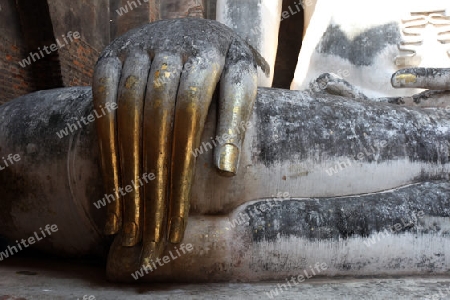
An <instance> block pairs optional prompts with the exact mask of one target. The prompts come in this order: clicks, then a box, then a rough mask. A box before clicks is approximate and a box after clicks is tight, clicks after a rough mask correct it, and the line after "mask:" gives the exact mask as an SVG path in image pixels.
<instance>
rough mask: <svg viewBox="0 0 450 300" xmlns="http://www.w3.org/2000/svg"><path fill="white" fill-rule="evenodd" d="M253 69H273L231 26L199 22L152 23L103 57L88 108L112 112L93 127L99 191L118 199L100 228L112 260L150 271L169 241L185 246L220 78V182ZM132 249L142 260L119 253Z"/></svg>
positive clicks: (236, 151)
mask: <svg viewBox="0 0 450 300" xmlns="http://www.w3.org/2000/svg"><path fill="white" fill-rule="evenodd" d="M257 65H260V66H261V68H262V69H263V70H265V72H266V73H267V72H269V70H268V67H267V63H266V62H265V61H264V59H263V58H261V57H260V56H259V55H258V54H257V53H256V51H254V50H253V49H252V48H251V47H250V46H249V45H248V44H247V43H246V42H245V41H243V40H242V39H241V38H240V37H239V36H237V35H236V34H235V33H234V32H233V31H232V30H231V29H229V28H227V27H226V26H224V25H221V24H219V23H217V22H215V21H209V20H202V19H177V20H164V21H159V22H155V23H152V24H148V25H145V26H143V27H140V28H137V29H134V30H131V31H129V32H128V33H126V34H125V35H124V36H122V37H120V38H118V39H116V40H115V41H114V42H113V43H112V44H111V45H110V46H108V47H107V48H106V49H105V50H104V51H103V53H102V55H101V56H100V58H99V61H98V62H97V65H96V67H95V72H94V83H93V92H94V107H95V109H102V108H103V107H108V106H111V107H113V106H115V105H116V106H117V109H116V110H111V111H110V110H108V112H109V113H108V114H107V115H106V116H104V117H102V118H100V119H98V120H97V123H96V126H97V132H98V138H99V146H100V155H101V167H102V174H103V181H104V188H105V189H106V191H107V192H108V193H114V196H115V199H114V201H112V202H111V203H109V204H108V207H107V220H106V228H105V230H106V233H107V234H109V235H114V234H118V235H117V236H116V241H115V242H114V243H113V246H112V248H111V250H110V256H109V260H114V261H115V262H114V263H117V264H118V266H120V261H121V260H126V259H131V261H132V262H133V263H136V260H138V261H139V263H140V265H147V264H148V263H149V262H150V261H151V260H152V259H154V258H155V257H158V256H159V255H160V254H161V253H162V251H163V250H164V247H165V245H166V242H169V243H172V244H177V243H180V242H181V241H182V240H183V235H184V231H185V228H186V225H187V224H186V222H187V217H188V213H189V203H190V191H191V184H192V179H193V175H194V166H195V161H196V156H195V155H194V153H196V152H195V150H196V148H198V147H199V146H200V138H201V134H202V131H203V127H204V123H205V119H206V116H207V112H208V109H209V106H210V103H211V101H212V98H213V94H214V92H215V90H216V86H217V85H218V82H219V80H220V98H219V102H218V109H219V116H218V123H217V129H216V134H217V135H218V136H221V137H227V138H225V139H224V140H223V143H221V144H220V145H218V146H217V147H216V148H215V151H214V163H215V166H216V167H217V168H218V170H219V171H220V172H221V173H222V174H224V175H225V176H233V175H234V174H236V172H237V168H238V163H239V156H240V148H241V145H242V141H243V139H244V134H245V132H241V131H239V133H238V134H233V132H236V128H237V127H238V126H240V124H242V122H247V121H248V120H249V118H250V114H251V112H252V108H253V104H254V101H255V99H256V93H257ZM131 185H132V186H133V187H134V188H133V189H129V188H128V189H127V190H126V193H125V192H124V190H123V188H124V187H125V186H127V187H128V186H131ZM136 247H139V249H140V254H139V255H138V256H140V258H135V257H133V258H125V257H124V256H126V255H127V254H125V253H126V251H129V250H131V249H126V248H136ZM133 251H136V249H134V250H133ZM133 253H135V252H133Z"/></svg>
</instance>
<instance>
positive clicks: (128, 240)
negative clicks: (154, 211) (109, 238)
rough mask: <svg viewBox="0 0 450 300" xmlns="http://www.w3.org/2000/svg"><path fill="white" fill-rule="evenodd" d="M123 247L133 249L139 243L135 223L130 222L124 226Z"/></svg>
mask: <svg viewBox="0 0 450 300" xmlns="http://www.w3.org/2000/svg"><path fill="white" fill-rule="evenodd" d="M123 234H124V237H123V240H122V246H124V247H133V246H135V245H136V244H137V243H138V236H137V235H138V227H137V225H136V224H135V223H133V222H129V223H126V224H124V225H123Z"/></svg>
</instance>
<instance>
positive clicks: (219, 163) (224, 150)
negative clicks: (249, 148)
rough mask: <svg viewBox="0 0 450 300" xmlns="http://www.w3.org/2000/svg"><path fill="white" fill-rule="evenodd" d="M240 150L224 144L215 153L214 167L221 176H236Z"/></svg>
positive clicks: (234, 146)
mask: <svg viewBox="0 0 450 300" xmlns="http://www.w3.org/2000/svg"><path fill="white" fill-rule="evenodd" d="M239 158H240V150H239V148H238V147H237V146H236V145H234V144H225V145H222V146H220V147H219V149H218V150H217V151H216V167H217V168H218V169H219V171H220V173H221V175H223V176H226V177H232V176H236V174H237V171H238V166H239Z"/></svg>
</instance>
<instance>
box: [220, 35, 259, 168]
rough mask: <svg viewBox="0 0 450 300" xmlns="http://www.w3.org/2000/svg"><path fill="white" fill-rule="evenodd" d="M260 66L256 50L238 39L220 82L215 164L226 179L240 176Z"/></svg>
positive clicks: (234, 43)
mask: <svg viewBox="0 0 450 300" xmlns="http://www.w3.org/2000/svg"><path fill="white" fill-rule="evenodd" d="M257 90H258V86H257V66H256V63H255V60H254V58H253V54H252V51H251V50H250V49H249V47H248V46H247V45H246V44H245V43H244V42H242V41H239V40H235V41H234V42H233V43H232V44H231V46H230V48H229V50H228V54H227V57H226V61H225V68H224V71H223V73H222V78H221V83H220V99H219V121H218V125H217V130H216V133H217V139H218V140H219V144H220V146H219V147H217V148H216V149H215V153H214V163H215V165H216V167H217V168H218V169H219V170H220V171H221V172H222V174H223V175H225V176H234V175H236V174H237V170H238V166H239V158H240V154H241V146H242V142H243V140H244V137H245V131H246V129H247V128H248V127H249V126H251V124H250V123H249V119H250V116H251V113H252V111H253V105H254V104H255V100H256V94H257Z"/></svg>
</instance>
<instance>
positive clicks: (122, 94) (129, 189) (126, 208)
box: [117, 51, 151, 247]
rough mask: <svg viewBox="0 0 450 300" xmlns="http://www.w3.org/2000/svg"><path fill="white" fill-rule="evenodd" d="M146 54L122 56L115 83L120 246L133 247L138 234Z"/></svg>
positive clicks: (141, 218) (148, 62) (147, 57)
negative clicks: (116, 93)
mask: <svg viewBox="0 0 450 300" xmlns="http://www.w3.org/2000/svg"><path fill="white" fill-rule="evenodd" d="M150 64H151V63H150V57H149V56H148V54H147V53H143V52H141V51H136V52H131V53H130V54H129V56H128V57H127V58H126V61H125V63H124V68H123V71H122V78H121V80H120V84H119V87H120V88H119V96H118V104H119V107H118V110H117V121H118V122H117V127H118V128H117V129H118V130H117V132H118V141H119V155H120V170H121V179H122V187H124V188H125V191H121V193H123V194H122V195H123V199H124V201H123V231H122V245H123V246H125V247H132V246H135V245H136V244H137V243H139V242H140V240H141V236H142V220H143V216H142V213H143V207H142V203H143V200H142V189H141V188H140V187H139V185H138V183H139V181H140V179H141V175H142V148H141V142H142V121H143V111H144V97H145V88H146V85H147V78H148V72H149V69H150Z"/></svg>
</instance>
